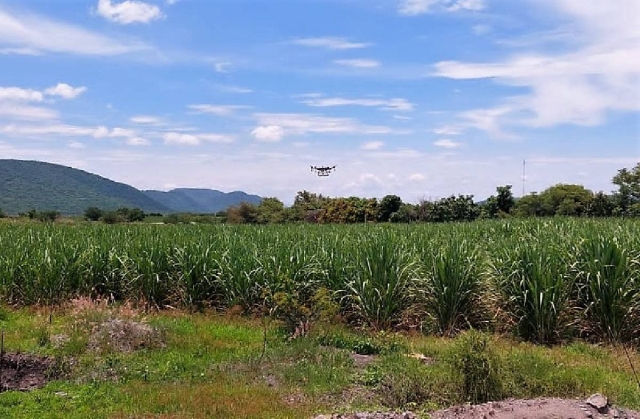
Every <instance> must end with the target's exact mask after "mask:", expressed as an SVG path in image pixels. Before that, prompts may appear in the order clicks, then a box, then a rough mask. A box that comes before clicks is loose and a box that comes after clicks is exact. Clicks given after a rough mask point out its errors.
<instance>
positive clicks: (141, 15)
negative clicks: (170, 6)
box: [96, 0, 164, 25]
mask: <svg viewBox="0 0 640 419" xmlns="http://www.w3.org/2000/svg"><path fill="white" fill-rule="evenodd" d="M96 11H97V13H98V14H99V15H100V16H102V17H103V18H105V19H107V20H109V21H111V22H115V23H119V24H121V25H128V24H130V23H149V22H151V21H153V20H157V19H160V18H162V17H163V16H164V15H163V14H162V11H161V10H160V8H159V7H158V6H155V5H153V4H149V3H144V2H141V1H137V0H126V1H123V2H121V3H113V2H112V1H111V0H98V7H97V9H96Z"/></svg>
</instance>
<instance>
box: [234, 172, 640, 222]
mask: <svg viewBox="0 0 640 419" xmlns="http://www.w3.org/2000/svg"><path fill="white" fill-rule="evenodd" d="M612 181H613V184H614V185H616V187H617V190H616V191H614V192H613V193H612V194H605V193H604V192H597V193H594V192H592V191H591V190H589V189H587V188H585V187H584V186H582V185H575V184H557V185H554V186H551V187H549V188H547V189H545V190H544V191H542V192H540V193H536V192H533V193H530V194H528V195H526V196H524V197H521V198H518V199H516V198H515V197H514V195H513V192H512V186H511V185H504V186H498V187H497V188H496V194H495V195H492V196H490V197H489V198H488V199H487V200H485V201H483V202H479V203H476V202H475V201H474V199H473V198H474V197H473V195H458V196H455V195H452V196H449V197H446V198H442V199H439V200H435V201H430V200H422V201H420V202H419V203H418V204H410V203H405V202H402V199H401V198H400V197H399V196H397V195H387V196H385V197H383V198H382V199H381V200H378V199H376V198H359V197H348V198H331V197H327V196H323V195H322V194H315V193H312V192H309V191H302V192H298V193H297V194H296V197H295V199H294V203H293V205H292V206H291V207H285V205H284V204H283V203H282V202H281V201H280V200H279V199H277V198H264V199H263V200H262V203H261V204H259V205H252V204H248V203H241V204H240V205H237V206H234V207H230V208H229V209H228V210H227V211H226V221H227V222H229V223H247V224H271V223H285V222H305V221H306V222H312V223H364V222H398V223H402V222H417V221H422V222H454V221H474V220H477V219H493V218H505V217H551V216H575V217H639V216H640V163H638V164H637V165H636V166H635V167H634V168H632V169H627V168H624V169H621V170H619V171H618V173H617V174H616V175H615V176H614V177H613V180H612Z"/></svg>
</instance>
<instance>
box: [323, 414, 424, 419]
mask: <svg viewBox="0 0 640 419" xmlns="http://www.w3.org/2000/svg"><path fill="white" fill-rule="evenodd" d="M314 419H416V416H415V415H414V414H413V413H409V412H404V413H389V412H358V413H346V414H335V415H331V416H327V415H320V416H316V417H315V418H314Z"/></svg>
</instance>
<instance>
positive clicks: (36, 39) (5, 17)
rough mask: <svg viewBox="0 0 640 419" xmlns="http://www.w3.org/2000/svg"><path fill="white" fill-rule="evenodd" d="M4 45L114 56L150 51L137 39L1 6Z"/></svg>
mask: <svg viewBox="0 0 640 419" xmlns="http://www.w3.org/2000/svg"><path fill="white" fill-rule="evenodd" d="M0 47H5V50H9V51H10V50H13V52H20V51H22V52H24V51H28V52H30V53H31V54H39V53H41V52H54V53H68V54H79V55H100V56H112V55H121V54H128V53H132V52H140V51H143V50H149V49H150V48H149V47H148V46H147V45H145V44H143V43H140V42H136V41H131V40H127V41H119V40H116V39H112V38H109V37H107V36H104V35H101V34H99V33H96V32H92V31H89V30H87V29H84V28H81V27H78V26H73V25H68V24H66V23H61V22H58V21H55V20H51V19H49V18H45V17H42V16H38V15H34V14H22V15H17V14H11V13H9V12H7V11H5V10H3V9H2V6H0Z"/></svg>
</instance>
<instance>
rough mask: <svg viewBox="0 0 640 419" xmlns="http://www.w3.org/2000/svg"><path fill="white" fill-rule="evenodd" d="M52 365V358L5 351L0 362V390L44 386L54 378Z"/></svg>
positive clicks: (29, 388) (53, 361)
mask: <svg viewBox="0 0 640 419" xmlns="http://www.w3.org/2000/svg"><path fill="white" fill-rule="evenodd" d="M54 365H55V360H54V359H53V358H48V357H39V356H35V355H29V354H16V353H5V354H3V356H2V362H0V391H12V390H19V391H30V390H34V389H36V388H40V387H44V385H45V384H46V383H47V381H49V380H50V379H51V378H54V377H53V376H52V375H53V368H52V367H53V366H54Z"/></svg>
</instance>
